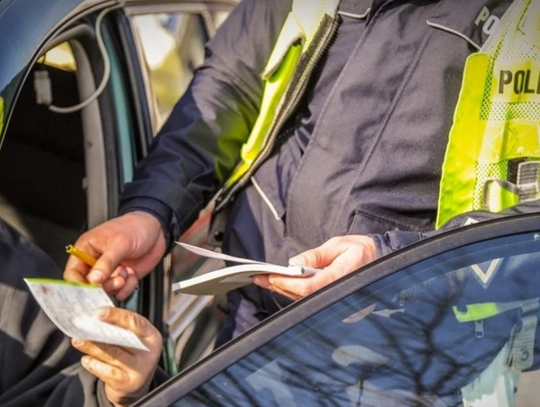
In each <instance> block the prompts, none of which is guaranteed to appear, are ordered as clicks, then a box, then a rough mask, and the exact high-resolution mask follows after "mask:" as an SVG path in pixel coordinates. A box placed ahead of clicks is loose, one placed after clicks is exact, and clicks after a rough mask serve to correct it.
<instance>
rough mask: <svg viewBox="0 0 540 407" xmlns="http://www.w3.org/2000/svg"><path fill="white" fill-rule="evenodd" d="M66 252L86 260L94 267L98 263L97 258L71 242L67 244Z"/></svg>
mask: <svg viewBox="0 0 540 407" xmlns="http://www.w3.org/2000/svg"><path fill="white" fill-rule="evenodd" d="M66 252H68V253H69V254H72V255H74V256H75V257H77V258H78V259H80V260H82V261H84V262H85V263H86V264H88V265H89V266H90V267H94V266H95V265H96V262H97V260H96V259H95V258H94V257H93V256H91V255H89V254H88V253H86V252H84V251H82V250H81V249H77V248H76V247H75V246H73V245H72V244H69V245H67V246H66Z"/></svg>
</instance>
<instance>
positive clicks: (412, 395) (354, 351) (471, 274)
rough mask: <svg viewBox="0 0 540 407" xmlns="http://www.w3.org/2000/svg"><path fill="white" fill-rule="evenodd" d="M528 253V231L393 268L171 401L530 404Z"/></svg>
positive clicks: (536, 285)
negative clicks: (395, 270)
mask: <svg viewBox="0 0 540 407" xmlns="http://www.w3.org/2000/svg"><path fill="white" fill-rule="evenodd" d="M457 236H459V235H457ZM428 247H429V246H428ZM432 247H433V246H432ZM539 249H540V234H538V233H535V232H532V233H521V234H516V235H513V236H506V237H500V238H495V239H490V240H486V241H482V242H479V243H474V244H470V245H466V246H463V247H459V248H457V249H454V250H451V251H447V252H444V253H442V254H440V255H437V256H434V257H432V258H429V259H427V260H424V261H421V262H419V263H417V264H414V265H412V266H409V267H406V268H403V269H401V270H399V271H398V272H396V273H393V274H391V275H389V276H387V277H385V278H382V279H380V280H379V281H376V282H375V283H373V284H370V285H368V286H366V287H364V288H362V289H359V290H358V291H356V292H354V293H352V294H350V295H347V296H346V297H344V298H343V299H341V300H339V301H337V302H334V303H333V304H332V305H330V306H328V307H326V308H324V309H323V310H322V311H320V312H317V313H316V314H314V315H313V316H311V317H309V318H308V319H305V320H304V321H302V322H301V323H299V324H297V325H295V326H294V327H292V328H291V329H288V330H287V331H285V332H284V333H282V334H280V335H279V336H277V337H276V338H274V339H272V340H271V341H269V342H268V343H266V344H264V345H263V346H261V347H260V348H258V349H256V350H255V351H253V352H252V353H250V354H248V355H247V356H245V357H243V358H241V359H240V360H239V361H237V362H236V363H234V364H232V365H231V366H229V367H227V368H226V369H225V370H223V371H222V372H220V373H218V374H217V375H215V376H214V377H213V378H211V379H210V380H208V381H206V382H205V383H204V384H202V385H200V386H198V387H197V388H195V390H193V391H191V392H190V393H189V394H188V395H187V396H186V397H183V398H181V399H180V400H178V403H177V405H178V406H180V405H181V406H183V407H185V406H253V405H257V406H262V407H265V406H291V407H292V406H302V407H305V406H344V407H345V406H347V407H349V406H400V407H401V406H461V405H464V406H468V407H472V406H530V405H535V403H532V404H531V400H533V399H534V398H537V397H538V396H540V390H537V389H536V388H535V386H534V383H535V382H537V380H538V375H537V374H536V372H535V371H536V370H537V369H538V367H539V366H540V352H539V343H540V342H539V341H540V337H538V335H537V332H538V324H537V322H538V310H539V298H540V270H539V269H538V263H539V260H540V255H539V254H538V252H539ZM398 260H399V259H398V258H396V261H398ZM382 265H384V262H383V263H381V264H380V266H382ZM379 269H380V267H379ZM351 278H354V276H351ZM345 284H347V281H345V282H342V283H341V285H337V286H335V287H333V288H332V289H333V290H334V292H335V291H336V290H338V287H340V286H341V287H344V285H345ZM349 285H350V283H349ZM329 294H330V292H329ZM291 313H292V311H291ZM286 317H287V313H285V314H284V315H283V316H278V317H277V318H276V320H277V319H279V318H282V319H286ZM260 335H261V333H259V336H260ZM252 337H257V332H253V334H252ZM246 340H247V338H246ZM226 351H227V350H224V351H223V352H226ZM209 362H210V361H209ZM211 366H212V364H207V365H206V368H207V369H212V367H211ZM502 399H504V400H505V403H506V404H500V403H502ZM175 400H176V399H175ZM462 403H463V404H462Z"/></svg>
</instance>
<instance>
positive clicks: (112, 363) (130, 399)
mask: <svg viewBox="0 0 540 407" xmlns="http://www.w3.org/2000/svg"><path fill="white" fill-rule="evenodd" d="M101 311H103V315H100V319H101V320H102V321H105V322H108V323H111V324H113V325H116V326H119V327H122V328H126V329H128V330H130V331H132V332H134V333H135V334H136V335H137V336H138V337H139V338H140V340H141V342H142V343H144V345H146V347H147V348H148V349H149V350H150V351H149V352H147V351H142V350H136V349H132V348H122V347H119V346H116V345H107V344H104V343H96V342H89V341H80V340H76V339H73V340H72V344H73V346H74V347H75V348H76V349H78V350H79V351H81V352H82V353H85V354H86V355H85V356H83V358H82V359H81V364H82V365H83V367H84V368H85V369H86V370H88V371H89V372H90V373H92V374H93V375H94V376H96V377H97V378H98V379H100V380H101V381H102V382H103V383H104V384H105V394H106V396H107V399H108V400H109V401H110V402H111V403H112V404H113V405H114V406H115V407H119V406H126V405H130V404H132V403H134V402H135V401H137V400H138V399H140V398H141V397H142V396H144V395H146V394H147V393H148V391H149V389H150V384H151V382H152V378H153V376H154V372H155V370H156V366H157V364H158V360H159V357H160V355H161V343H162V340H161V335H160V333H159V331H158V330H157V329H156V328H155V327H154V326H153V325H152V324H151V323H150V322H149V321H148V320H146V319H145V318H143V317H142V316H140V315H139V314H136V313H134V312H131V311H128V310H125V309H121V308H111V307H105V308H102V310H101Z"/></svg>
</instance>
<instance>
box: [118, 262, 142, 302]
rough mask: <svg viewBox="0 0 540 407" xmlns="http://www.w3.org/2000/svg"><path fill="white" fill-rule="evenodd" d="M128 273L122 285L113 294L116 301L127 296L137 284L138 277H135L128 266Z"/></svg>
mask: <svg viewBox="0 0 540 407" xmlns="http://www.w3.org/2000/svg"><path fill="white" fill-rule="evenodd" d="M127 270H128V275H127V278H126V280H125V283H124V285H123V286H122V287H121V288H120V289H119V291H118V292H117V293H116V294H115V298H116V299H117V300H118V301H123V300H125V299H126V298H128V297H129V296H130V295H131V293H132V292H133V291H134V290H135V289H136V288H137V287H138V286H139V279H138V278H137V275H136V274H135V272H134V271H133V270H132V269H130V268H128V269H127Z"/></svg>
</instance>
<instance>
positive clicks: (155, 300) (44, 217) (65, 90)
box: [0, 10, 225, 373]
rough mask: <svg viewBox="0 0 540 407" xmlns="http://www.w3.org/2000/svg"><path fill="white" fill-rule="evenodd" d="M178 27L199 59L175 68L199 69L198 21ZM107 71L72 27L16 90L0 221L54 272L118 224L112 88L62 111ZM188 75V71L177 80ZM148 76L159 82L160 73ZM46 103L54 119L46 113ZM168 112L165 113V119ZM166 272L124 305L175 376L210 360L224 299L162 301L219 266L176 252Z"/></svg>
mask: <svg viewBox="0 0 540 407" xmlns="http://www.w3.org/2000/svg"><path fill="white" fill-rule="evenodd" d="M143 11H144V10H143ZM179 21H182V20H181V19H180V20H179ZM185 21H188V22H189V25H187V29H186V28H184V29H183V31H182V32H183V35H185V36H186V40H185V41H186V42H187V43H190V44H191V45H190V46H191V47H195V48H197V50H198V51H196V50H192V51H190V52H187V50H186V49H184V50H183V54H182V56H181V58H184V59H185V60H186V61H191V60H192V59H194V58H198V59H200V58H201V56H200V53H201V52H202V45H203V44H204V41H205V40H204V41H201V40H197V41H195V40H194V39H193V38H190V36H194V35H199V36H200V35H202V34H203V31H202V29H201V24H202V21H203V20H202V18H201V17H200V16H197V15H193V16H192V18H190V19H187V20H185ZM180 28H181V27H180ZM140 51H141V50H140ZM142 51H144V50H142ZM143 54H144V53H143ZM109 58H110V59H111V64H114V63H117V64H118V63H119V62H118V61H114V60H113V58H114V55H113V56H111V55H109ZM184 62H185V61H184ZM186 63H187V62H186ZM199 63H200V62H199ZM104 65H105V61H104V55H103V53H102V52H101V51H100V49H99V46H98V44H97V41H96V35H95V27H94V26H93V21H91V20H89V21H81V22H79V23H77V24H72V25H70V26H69V27H68V28H67V29H65V30H64V31H63V32H61V33H60V34H58V35H57V37H56V38H53V39H52V40H51V41H50V42H49V43H48V45H47V46H46V48H45V50H44V51H43V53H42V55H41V56H40V57H39V58H38V60H37V61H36V62H35V63H34V64H33V66H32V68H31V70H30V72H29V74H28V75H27V77H26V79H25V81H24V83H23V85H22V88H21V90H20V93H19V96H18V98H17V100H16V102H15V106H14V109H13V112H12V115H11V117H10V121H9V123H8V127H7V128H6V134H5V137H4V139H3V141H2V148H1V149H0V171H1V172H2V174H4V176H2V177H0V218H1V219H3V220H5V221H6V222H7V223H9V224H10V225H11V226H13V227H14V228H15V229H17V230H18V231H19V232H20V233H21V234H22V235H23V236H25V237H26V238H28V239H29V240H30V241H32V242H34V243H36V244H37V245H38V246H39V247H40V248H41V249H42V250H43V251H44V252H45V253H47V254H48V255H49V256H50V257H51V258H52V259H53V260H54V261H55V263H56V264H57V265H58V267H59V269H60V270H63V269H64V266H65V263H66V261H67V258H68V254H67V253H66V250H65V247H66V245H68V244H73V243H74V242H75V241H76V239H77V238H78V237H79V236H80V234H81V233H83V232H84V231H85V230H87V229H89V228H91V227H93V226H95V225H97V224H99V223H101V222H103V221H105V220H106V219H108V218H110V217H111V216H113V215H114V214H115V210H116V207H117V199H118V195H119V191H120V185H121V183H122V177H123V172H122V171H126V165H127V166H128V167H130V166H131V167H132V164H129V162H128V163H127V164H126V162H120V158H118V156H119V154H118V153H117V152H118V149H119V148H120V147H119V146H118V143H119V141H118V140H119V139H120V136H119V130H118V129H117V124H118V121H119V119H118V112H116V111H115V108H114V107H113V106H112V105H113V103H114V102H112V99H113V96H114V95H113V94H114V92H115V89H114V86H108V87H107V88H106V89H105V90H104V91H103V94H102V95H103V96H102V97H100V98H99V100H95V101H93V102H92V103H90V104H88V106H86V107H85V108H84V109H76V111H73V112H66V111H62V109H63V108H69V107H73V106H76V105H78V104H80V103H81V102H84V101H85V100H87V99H88V97H89V96H90V95H93V94H94V93H95V91H96V89H98V87H99V84H100V81H101V80H102V78H103V77H104V70H105V69H104ZM186 66H187V65H186ZM192 69H194V67H193V66H191V65H190V66H188V67H187V68H185V69H184V70H192ZM111 75H112V74H111ZM150 76H151V79H155V78H158V79H163V75H162V73H161V72H157V73H156V74H155V75H154V77H152V75H150ZM43 77H46V78H48V80H47V81H43ZM165 79H167V80H172V79H174V78H168V77H165ZM110 83H111V81H109V84H110ZM184 85H185V84H183V85H182V86H184ZM48 87H50V90H49V89H48ZM47 98H51V99H52V100H50V102H51V105H52V106H53V107H56V108H58V109H56V108H54V109H51V108H49V107H48V106H46V105H45V104H43V99H47ZM170 108H172V105H170V106H167V109H166V110H170ZM167 114H168V112H167ZM132 142H133V141H132ZM135 148H137V147H135ZM124 158H125V155H124ZM122 166H123V167H122ZM127 170H129V171H131V170H132V168H127ZM208 217H209V213H208V212H205V213H204V214H203V216H201V218H200V219H199V221H198V222H197V223H196V224H195V225H193V226H192V228H191V229H190V230H188V231H187V232H186V233H185V234H184V235H183V237H182V240H184V241H188V242H190V243H192V244H196V245H199V244H202V242H204V241H205V239H206V230H207V229H206V225H207V223H208ZM164 265H165V267H166V271H167V272H166V273H163V274H156V273H153V274H155V276H154V277H153V280H152V279H151V280H149V281H148V282H146V283H145V282H143V284H142V289H141V290H140V291H139V292H138V294H137V295H135V296H132V299H131V300H130V301H129V303H127V304H121V305H122V306H128V307H130V308H132V309H138V310H139V312H141V313H143V315H145V316H147V317H149V318H150V319H151V320H152V318H153V319H154V321H153V322H155V324H156V326H158V327H159V326H161V328H159V329H161V330H162V332H163V333H164V334H165V335H164V336H168V342H169V344H170V347H166V349H167V355H164V358H163V360H164V361H163V365H164V367H165V368H166V369H167V370H169V372H170V373H176V372H177V371H179V370H182V369H184V368H185V367H187V366H189V365H190V364H192V363H194V362H195V361H197V360H199V359H200V358H201V357H203V356H205V355H207V354H208V353H210V352H211V351H212V349H213V343H214V340H215V338H216V335H217V331H218V329H219V325H220V323H221V321H222V320H223V317H224V313H223V308H224V307H225V305H224V304H225V299H224V298H214V297H211V296H202V297H198V296H189V295H178V294H174V293H173V294H169V287H170V282H171V280H174V279H179V278H183V276H185V278H189V277H191V276H192V275H193V274H194V273H195V272H204V271H205V270H206V271H208V270H209V269H208V267H217V265H215V264H208V263H205V261H204V259H200V258H196V256H195V257H194V256H188V255H187V254H186V253H184V252H182V251H173V253H172V256H168V257H167V258H166V259H165V262H164ZM152 316H153V317H152ZM171 362H172V363H171Z"/></svg>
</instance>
